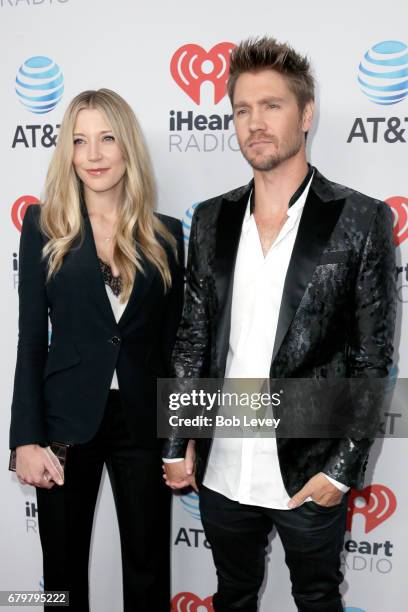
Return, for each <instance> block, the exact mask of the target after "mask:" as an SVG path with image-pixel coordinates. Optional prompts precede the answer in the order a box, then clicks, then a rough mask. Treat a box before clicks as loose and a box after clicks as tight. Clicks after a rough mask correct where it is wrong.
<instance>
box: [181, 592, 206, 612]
mask: <svg viewBox="0 0 408 612" xmlns="http://www.w3.org/2000/svg"><path fill="white" fill-rule="evenodd" d="M171 609H172V612H214V608H213V605H212V596H211V595H210V596H209V597H206V598H205V599H200V598H199V597H197V595H195V594H194V593H189V592H188V591H183V592H182V593H177V595H175V596H174V597H173V599H172V602H171Z"/></svg>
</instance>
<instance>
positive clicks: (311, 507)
mask: <svg viewBox="0 0 408 612" xmlns="http://www.w3.org/2000/svg"><path fill="white" fill-rule="evenodd" d="M200 509H201V517H202V521H203V526H204V531H205V534H206V537H207V539H208V541H209V543H210V544H211V547H212V552H213V557H214V563H215V566H216V568H217V575H218V590H217V593H216V594H215V595H214V598H213V605H214V610H215V611H216V612H232V610H239V611H240V612H256V610H257V604H258V592H259V589H260V587H261V585H262V582H263V577H264V570H265V550H266V547H267V545H268V534H269V533H270V531H271V529H272V527H273V526H275V527H276V530H277V532H278V534H279V536H280V538H281V541H282V544H283V548H284V551H285V560H286V564H287V566H288V567H289V571H290V578H291V581H292V594H293V597H294V600H295V603H296V605H297V608H298V610H299V612H341V611H342V610H343V606H342V603H341V596H340V593H339V585H340V584H341V582H342V580H343V575H342V573H341V571H340V551H341V549H342V546H343V540H344V533H345V528H346V514H347V495H345V496H344V497H343V500H342V502H341V504H340V505H338V506H333V507H331V508H323V507H321V506H318V505H317V504H315V503H314V502H307V503H305V504H303V505H302V506H299V507H298V508H296V509H294V510H273V509H269V508H261V507H259V506H248V505H245V504H240V503H238V502H235V501H232V500H230V499H228V498H226V497H224V496H223V495H220V494H219V493H216V492H215V491H211V490H210V489H207V488H206V487H203V488H202V489H201V490H200ZM277 586H278V585H277ZM277 612H279V611H277Z"/></svg>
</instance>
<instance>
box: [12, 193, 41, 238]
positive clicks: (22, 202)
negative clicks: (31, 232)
mask: <svg viewBox="0 0 408 612" xmlns="http://www.w3.org/2000/svg"><path fill="white" fill-rule="evenodd" d="M39 203H40V201H39V199H38V198H36V197H35V196H33V195H23V196H20V197H19V198H17V200H16V201H15V202H14V204H13V206H12V207H11V219H12V221H13V223H14V226H15V227H16V228H17V229H18V231H19V232H21V227H22V225H23V219H24V215H25V214H26V211H27V208H28V207H29V206H30V204H39Z"/></svg>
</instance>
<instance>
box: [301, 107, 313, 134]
mask: <svg viewBox="0 0 408 612" xmlns="http://www.w3.org/2000/svg"><path fill="white" fill-rule="evenodd" d="M313 113H314V102H308V103H307V104H306V106H305V108H304V109H303V113H302V130H303V131H304V132H308V131H309V130H310V128H311V127H312V123H313Z"/></svg>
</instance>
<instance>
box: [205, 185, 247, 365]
mask: <svg viewBox="0 0 408 612" xmlns="http://www.w3.org/2000/svg"><path fill="white" fill-rule="evenodd" d="M252 187H253V181H251V182H250V183H249V184H248V185H246V186H245V187H243V188H241V189H239V190H237V191H236V192H233V194H228V196H226V197H224V198H223V199H222V201H221V205H220V210H219V213H218V219H217V226H216V243H215V258H214V272H215V287H216V293H217V301H218V316H217V332H216V360H217V369H218V372H219V373H220V375H221V376H223V375H224V371H225V363H226V359H227V355H228V345H229V335H230V326H231V305H232V289H233V283H234V268H235V261H236V256H237V251H238V244H239V239H240V235H241V228H242V223H243V220H244V216H245V210H246V207H247V204H248V198H249V194H250V192H251V190H252Z"/></svg>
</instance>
